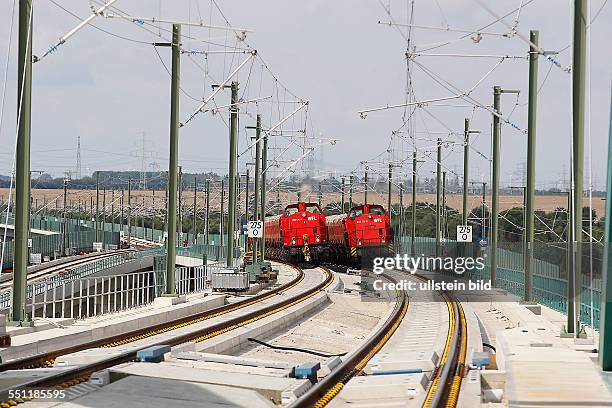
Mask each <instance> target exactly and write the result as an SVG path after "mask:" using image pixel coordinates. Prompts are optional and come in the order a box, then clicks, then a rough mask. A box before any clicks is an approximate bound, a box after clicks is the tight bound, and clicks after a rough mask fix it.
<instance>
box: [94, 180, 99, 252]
mask: <svg viewBox="0 0 612 408" xmlns="http://www.w3.org/2000/svg"><path fill="white" fill-rule="evenodd" d="M95 224H96V242H100V172H99V171H96V223H95Z"/></svg>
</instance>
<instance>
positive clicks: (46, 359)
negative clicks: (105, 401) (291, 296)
mask: <svg viewBox="0 0 612 408" xmlns="http://www.w3.org/2000/svg"><path fill="white" fill-rule="evenodd" d="M295 269H297V268H295ZM297 270H298V275H297V276H296V277H295V278H294V279H293V280H291V281H290V282H288V283H286V284H284V285H282V286H279V287H277V288H274V289H272V290H269V291H267V292H265V293H261V294H259V295H256V296H253V297H251V298H247V299H244V300H240V301H238V302H235V303H231V304H227V305H223V306H219V307H217V308H214V309H210V310H206V311H203V312H200V313H196V314H193V315H190V316H185V317H182V318H180V319H175V320H171V321H169V322H164V323H159V324H156V325H153V326H149V327H146V328H142V329H138V330H133V331H131V332H128V333H124V334H119V335H115V336H110V337H105V338H103V339H99V340H95V341H91V342H88V343H83V344H79V345H76V346H71V347H66V348H63V349H60V350H55V351H52V352H48V353H43V354H38V355H34V356H30V357H26V358H21V359H15V360H11V361H8V362H6V363H2V364H0V372H3V371H7V370H19V369H24V368H36V367H41V366H51V365H52V364H53V362H54V361H55V359H56V358H57V357H59V356H62V355H65V354H71V353H75V352H77V351H81V350H86V349H90V348H100V347H104V348H106V347H115V346H120V345H124V344H128V343H131V342H134V341H137V340H141V339H144V338H147V337H152V336H155V335H158V334H161V333H166V332H168V331H171V330H174V329H177V328H181V327H185V326H189V325H192V324H195V323H199V322H202V321H204V320H208V319H211V318H213V317H217V316H221V315H223V314H227V313H229V312H233V311H235V310H239V309H242V308H245V307H247V306H250V305H253V304H255V303H258V302H261V301H263V300H265V299H268V298H271V297H273V296H275V295H277V294H278V293H281V292H284V291H287V290H289V289H291V288H292V287H294V286H296V285H297V284H299V283H300V282H301V281H302V280H303V279H304V273H303V271H301V270H299V269H297ZM164 344H165V343H164Z"/></svg>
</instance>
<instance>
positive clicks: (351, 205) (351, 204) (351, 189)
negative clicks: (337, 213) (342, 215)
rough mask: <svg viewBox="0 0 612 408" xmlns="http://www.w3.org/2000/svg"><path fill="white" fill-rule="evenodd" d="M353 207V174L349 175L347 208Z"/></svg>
mask: <svg viewBox="0 0 612 408" xmlns="http://www.w3.org/2000/svg"><path fill="white" fill-rule="evenodd" d="M351 208H353V175H352V174H351V175H350V176H349V208H348V209H349V210H350V209H351Z"/></svg>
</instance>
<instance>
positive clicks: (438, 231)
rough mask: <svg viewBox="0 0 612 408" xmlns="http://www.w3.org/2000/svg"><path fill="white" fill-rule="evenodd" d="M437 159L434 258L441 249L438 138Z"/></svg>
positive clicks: (440, 159) (440, 191) (440, 174)
mask: <svg viewBox="0 0 612 408" xmlns="http://www.w3.org/2000/svg"><path fill="white" fill-rule="evenodd" d="M437 145H438V147H437V151H438V154H437V159H436V256H437V257H439V256H440V252H441V251H440V249H441V242H440V238H441V228H442V225H441V222H440V211H441V200H442V139H441V138H438V143H437Z"/></svg>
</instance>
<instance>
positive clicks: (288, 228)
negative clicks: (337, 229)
mask: <svg viewBox="0 0 612 408" xmlns="http://www.w3.org/2000/svg"><path fill="white" fill-rule="evenodd" d="M264 238H265V240H266V254H267V256H270V257H273V258H277V259H281V260H285V261H289V262H295V263H299V262H303V261H305V262H309V263H318V262H320V261H322V260H323V258H324V256H325V252H326V246H327V228H326V224H325V213H323V210H321V207H320V206H319V205H318V204H316V203H304V202H298V203H295V204H291V205H288V206H287V207H285V210H284V211H283V212H282V214H280V215H275V216H273V217H267V218H266V222H265V228H264Z"/></svg>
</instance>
